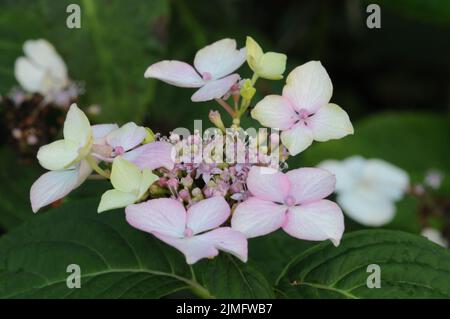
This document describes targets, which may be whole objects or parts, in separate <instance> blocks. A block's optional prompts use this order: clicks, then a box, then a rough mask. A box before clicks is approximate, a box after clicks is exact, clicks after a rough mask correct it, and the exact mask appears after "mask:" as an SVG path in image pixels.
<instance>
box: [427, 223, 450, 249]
mask: <svg viewBox="0 0 450 319" xmlns="http://www.w3.org/2000/svg"><path fill="white" fill-rule="evenodd" d="M422 236H424V237H426V238H428V240H431V241H432V242H435V243H436V244H438V245H441V246H442V247H448V241H447V239H445V238H444V236H442V234H441V232H440V231H439V230H437V229H434V228H425V229H424V230H422Z"/></svg>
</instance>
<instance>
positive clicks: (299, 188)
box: [286, 167, 336, 204]
mask: <svg viewBox="0 0 450 319" xmlns="http://www.w3.org/2000/svg"><path fill="white" fill-rule="evenodd" d="M286 175H287V177H288V178H289V181H290V183H291V190H290V194H291V195H292V196H293V197H294V198H295V201H296V204H300V203H302V204H306V203H308V202H311V201H315V200H318V199H322V198H325V197H327V196H328V195H330V194H331V193H333V191H334V186H335V184H336V178H335V177H334V175H333V174H331V173H330V172H328V171H326V170H324V169H320V168H312V167H304V168H298V169H294V170H291V171H289V172H287V173H286Z"/></svg>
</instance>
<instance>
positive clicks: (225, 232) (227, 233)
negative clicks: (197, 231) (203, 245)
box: [196, 227, 247, 262]
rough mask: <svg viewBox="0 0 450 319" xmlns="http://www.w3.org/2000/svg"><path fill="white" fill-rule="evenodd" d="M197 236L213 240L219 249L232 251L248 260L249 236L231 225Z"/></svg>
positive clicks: (245, 260) (238, 256) (209, 240)
mask: <svg viewBox="0 0 450 319" xmlns="http://www.w3.org/2000/svg"><path fill="white" fill-rule="evenodd" d="M196 237H197V238H198V239H200V240H204V241H206V242H211V243H213V244H214V246H215V247H216V248H217V249H219V250H222V251H224V252H227V253H230V254H232V255H234V256H236V257H237V258H239V259H240V260H242V261H243V262H247V238H246V237H245V236H244V234H242V233H241V232H238V231H236V230H233V229H232V228H230V227H220V228H217V229H214V230H211V231H210V232H207V233H205V234H203V235H198V236H196Z"/></svg>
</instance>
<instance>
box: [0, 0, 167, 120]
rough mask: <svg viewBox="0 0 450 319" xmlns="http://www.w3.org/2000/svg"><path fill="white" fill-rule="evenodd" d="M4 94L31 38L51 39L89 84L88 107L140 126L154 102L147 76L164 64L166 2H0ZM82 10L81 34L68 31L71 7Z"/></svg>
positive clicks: (76, 74) (71, 71)
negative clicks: (97, 107)
mask: <svg viewBox="0 0 450 319" xmlns="http://www.w3.org/2000/svg"><path fill="white" fill-rule="evenodd" d="M0 1H1V6H2V10H0V39H1V40H0V48H1V49H2V55H1V56H0V72H1V73H0V75H1V77H2V83H1V84H0V85H1V86H0V92H5V91H7V90H9V88H10V87H11V85H13V84H15V83H16V82H15V79H14V74H13V70H14V61H15V59H16V58H17V57H18V56H20V55H23V53H22V44H23V42H24V41H25V40H27V39H30V38H32V39H33V38H47V39H48V40H50V41H51V42H52V43H53V44H54V45H55V47H56V49H57V51H58V52H59V53H60V54H61V55H62V57H63V58H64V60H65V61H66V63H67V65H68V68H69V74H70V76H71V77H72V78H73V79H75V80H78V81H83V82H85V87H86V92H87V95H86V96H84V97H83V99H82V101H81V103H82V104H83V105H87V104H91V103H96V104H100V105H101V106H102V114H101V115H100V116H99V119H100V120H102V121H121V122H122V121H128V120H134V121H139V120H142V118H143V117H144V115H145V111H146V109H147V107H148V106H149V104H150V103H151V102H152V101H153V94H154V88H155V87H154V86H155V82H154V81H148V80H146V79H144V71H145V69H146V68H147V67H148V65H150V64H151V63H153V62H155V61H156V60H158V59H160V53H161V51H162V50H163V48H164V32H165V30H166V29H165V28H166V21H167V18H168V14H169V4H168V1H167V0H152V1H130V2H127V3H126V5H124V3H123V1H120V0H110V1H106V0H102V1H90V0H86V1H84V0H77V1H74V0H64V1H49V0H38V1H23V0H22V1H20V0H19V1H8V0H0ZM72 3H76V4H79V5H80V8H81V28H80V29H69V28H67V27H66V19H67V17H68V15H69V14H68V13H66V8H67V6H68V5H69V4H72Z"/></svg>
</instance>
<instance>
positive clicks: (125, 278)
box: [0, 199, 273, 298]
mask: <svg viewBox="0 0 450 319" xmlns="http://www.w3.org/2000/svg"><path fill="white" fill-rule="evenodd" d="M97 204H98V199H85V200H78V201H72V202H70V203H67V204H65V205H63V206H61V207H60V208H58V209H53V210H51V211H49V212H47V213H45V214H42V215H37V216H35V217H34V218H33V220H30V221H29V222H27V223H25V224H24V225H22V226H21V227H18V228H16V229H15V230H13V231H12V232H10V233H9V234H7V235H5V236H4V237H3V238H1V240H0V298H13V297H21V298H31V297H37V298H50V297H51V298H93V297H96V298H103V297H111V298H128V297H135V298H158V297H163V296H166V295H168V294H171V293H173V292H176V291H179V290H184V289H191V290H192V291H193V292H194V293H196V294H197V295H199V296H201V297H222V298H254V297H260V298H270V297H273V294H272V289H271V288H270V286H269V285H268V283H267V281H266V280H265V279H264V277H263V276H262V275H261V274H260V273H258V272H257V271H256V270H254V269H252V268H250V267H249V266H247V265H245V264H243V263H241V262H240V261H238V260H237V259H235V258H234V257H231V256H229V255H227V254H225V253H221V256H220V257H217V258H216V259H214V260H212V261H210V260H204V261H201V262H199V263H198V264H196V265H195V266H194V267H193V268H191V267H189V266H188V265H187V264H186V262H185V259H184V258H183V257H182V255H181V254H180V253H179V252H178V251H176V250H174V249H173V248H171V247H169V246H167V245H165V244H164V243H162V242H160V241H158V240H156V239H155V238H153V237H152V236H150V235H149V234H147V233H144V232H140V231H138V230H136V229H133V228H132V227H131V226H129V225H128V224H127V223H126V221H125V217H124V213H123V210H117V211H113V212H109V213H105V214H100V215H99V214H97V213H96V209H95V208H96V206H97ZM70 264H78V265H79V266H80V268H81V288H80V289H68V288H67V286H66V278H67V276H68V275H69V274H68V273H66V268H67V266H68V265H70Z"/></svg>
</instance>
